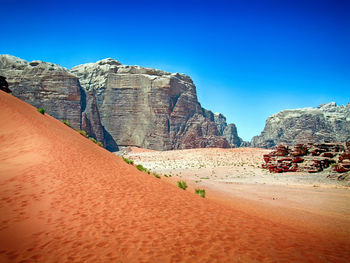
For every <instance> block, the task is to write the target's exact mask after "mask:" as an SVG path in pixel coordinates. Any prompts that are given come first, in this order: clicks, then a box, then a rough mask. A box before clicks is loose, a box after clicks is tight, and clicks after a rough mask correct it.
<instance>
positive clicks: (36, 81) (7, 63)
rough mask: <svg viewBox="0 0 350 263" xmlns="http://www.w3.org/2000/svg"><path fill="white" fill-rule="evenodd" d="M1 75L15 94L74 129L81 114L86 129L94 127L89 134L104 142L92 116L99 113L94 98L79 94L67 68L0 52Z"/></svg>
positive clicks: (100, 127) (77, 86) (78, 88)
mask: <svg viewBox="0 0 350 263" xmlns="http://www.w3.org/2000/svg"><path fill="white" fill-rule="evenodd" d="M0 75H3V76H5V77H6V78H7V80H8V83H9V86H10V87H11V88H12V89H13V93H12V94H13V95H14V96H16V97H18V98H20V99H21V100H23V101H25V102H27V103H29V104H31V105H33V106H35V107H37V108H39V107H40V108H45V110H46V112H47V113H48V114H50V115H52V116H53V117H55V118H56V119H59V120H67V121H69V123H70V126H71V127H72V128H74V129H81V128H82V124H83V123H82V116H83V121H84V125H86V127H88V130H87V132H88V133H89V131H91V130H94V132H93V133H89V135H90V136H93V137H95V136H96V137H95V138H96V139H97V140H99V141H101V142H104V138H103V133H101V132H100V130H102V129H103V128H102V126H101V124H100V123H99V119H97V118H96V119H91V118H93V117H94V116H98V113H96V111H97V107H96V106H95V107H94V106H93V105H92V104H93V102H94V100H93V99H90V101H91V102H89V101H88V102H87V101H86V98H89V96H82V90H81V87H80V84H79V79H78V78H77V76H75V75H74V74H72V73H70V72H69V71H68V70H67V69H65V68H63V67H61V66H59V65H56V64H53V63H46V62H42V61H32V62H27V61H25V60H23V59H20V58H17V57H14V56H10V55H0ZM85 110H86V112H85ZM91 124H94V125H95V126H94V128H91V126H92V125H91ZM95 130H96V131H95Z"/></svg>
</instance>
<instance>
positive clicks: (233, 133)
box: [214, 113, 243, 147]
mask: <svg viewBox="0 0 350 263" xmlns="http://www.w3.org/2000/svg"><path fill="white" fill-rule="evenodd" d="M214 121H215V123H216V125H217V127H218V130H219V133H220V134H221V135H222V136H223V137H224V138H225V139H226V140H227V141H228V143H229V144H230V145H232V146H235V147H240V146H243V140H242V139H241V138H240V137H239V136H238V132H237V127H236V125H234V124H233V123H231V124H229V125H227V123H226V117H225V116H224V115H222V114H221V113H215V114H214Z"/></svg>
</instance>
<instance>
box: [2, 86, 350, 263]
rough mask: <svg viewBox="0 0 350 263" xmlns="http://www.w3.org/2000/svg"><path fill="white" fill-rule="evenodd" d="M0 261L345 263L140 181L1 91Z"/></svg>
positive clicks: (289, 230)
mask: <svg viewBox="0 0 350 263" xmlns="http://www.w3.org/2000/svg"><path fill="white" fill-rule="evenodd" d="M0 119H1V126H0V138H1V144H0V244H1V245H0V261H1V262H349V260H350V255H349V254H350V252H349V251H350V248H349V247H348V246H347V245H344V244H342V243H339V242H338V241H336V240H323V239H318V238H317V236H315V235H314V234H313V233H306V232H302V231H299V230H298V229H296V228H293V227H290V226H285V225H280V224H276V223H273V222H270V221H268V220H262V219H258V218H257V217H254V216H253V215H250V214H248V213H244V212H240V211H238V210H234V208H233V209H231V208H228V207H225V206H222V205H220V204H217V203H215V202H213V201H210V200H207V199H203V198H201V197H198V196H195V195H193V194H192V193H189V192H188V191H183V190H181V189H179V188H176V187H174V186H172V185H169V184H166V183H164V182H162V180H159V179H156V178H155V177H153V176H149V175H147V174H145V173H141V172H139V171H138V170H136V169H135V168H134V167H133V166H130V165H127V164H126V163H124V162H123V161H122V160H121V159H120V158H119V157H116V156H115V155H114V154H112V153H109V152H107V151H106V150H104V149H102V148H101V147H98V146H96V145H95V144H94V143H92V142H91V141H89V140H87V139H86V138H84V137H83V136H81V135H79V134H78V133H76V132H75V131H73V130H72V129H70V128H69V127H67V126H65V125H63V124H61V123H60V122H59V121H57V120H55V119H54V118H52V117H50V116H48V115H45V116H43V115H41V114H40V113H38V112H37V111H36V109H35V108H33V107H31V106H29V105H28V104H25V103H24V102H21V101H20V100H18V99H16V98H14V97H12V96H11V95H8V94H5V93H3V92H0Z"/></svg>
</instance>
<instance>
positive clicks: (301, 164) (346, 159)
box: [262, 142, 350, 173]
mask: <svg viewBox="0 0 350 263" xmlns="http://www.w3.org/2000/svg"><path fill="white" fill-rule="evenodd" d="M264 161H265V163H264V164H263V165H262V168H264V169H268V170H269V171H270V172H271V173H282V172H309V173H316V172H321V171H323V170H324V169H327V168H331V170H333V171H335V172H338V173H343V172H348V171H350V143H349V142H347V143H316V144H314V143H308V144H296V145H295V146H293V147H290V146H287V145H279V146H278V147H277V148H276V149H275V150H274V151H272V152H271V153H269V154H266V155H264Z"/></svg>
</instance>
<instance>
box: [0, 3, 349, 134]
mask: <svg viewBox="0 0 350 263" xmlns="http://www.w3.org/2000/svg"><path fill="white" fill-rule="evenodd" d="M0 13H1V15H0V17H1V22H0V25H1V27H0V28H1V31H0V34H1V35H0V36H1V37H0V54H11V55H14V56H18V57H20V58H23V59H25V60H29V61H31V60H43V61H47V62H53V63H57V64H60V65H62V66H64V67H67V68H71V67H73V66H75V65H78V64H82V63H86V62H96V61H97V60H100V59H103V58H106V57H112V58H115V59H117V60H119V61H120V62H121V63H123V64H126V65H141V66H145V67H154V68H159V69H163V70H167V71H170V72H181V73H185V74H187V75H189V76H191V77H192V79H193V80H194V83H195V84H196V86H197V94H198V98H199V101H200V103H201V104H202V107H204V108H207V109H210V110H212V111H213V112H221V113H223V114H224V115H225V116H226V117H227V121H228V122H229V123H231V122H233V123H235V124H236V125H237V127H238V133H239V135H240V136H241V137H242V138H243V139H244V140H250V139H251V137H252V136H254V135H258V134H260V132H261V131H262V130H263V128H264V125H265V120H266V118H267V117H268V116H269V115H271V114H274V113H276V112H278V111H281V110H283V109H293V108H301V107H315V106H317V105H319V104H321V103H326V102H331V101H335V102H337V104H339V105H340V104H346V103H349V102H350V51H349V50H350V15H349V14H350V1H348V0H343V1H337V0H329V1H325V0H316V1H312V0H285V1H284V0H265V1H264V0H259V1H258V0H257V1H250V0H240V1H221V0H215V1H214V0H213V1H205V0H202V1H194V0H187V1H182V0H180V1H166V0H163V1H152V0H149V1H137V0H133V1H127V0H123V1H105V0H99V1H93V2H92V1H88V0H87V1H73V0H72V1H54V0H45V1H35V0H34V1H30V0H27V1H15V0H0Z"/></svg>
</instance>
